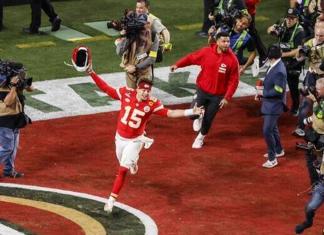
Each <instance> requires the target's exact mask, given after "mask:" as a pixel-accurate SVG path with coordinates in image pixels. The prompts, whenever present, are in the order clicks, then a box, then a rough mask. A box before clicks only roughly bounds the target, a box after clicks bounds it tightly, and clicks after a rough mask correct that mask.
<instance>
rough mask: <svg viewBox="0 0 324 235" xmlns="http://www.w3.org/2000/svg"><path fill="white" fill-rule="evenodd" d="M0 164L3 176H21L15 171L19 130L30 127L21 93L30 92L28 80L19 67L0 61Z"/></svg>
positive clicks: (13, 63) (29, 81)
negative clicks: (0, 164) (2, 166)
mask: <svg viewBox="0 0 324 235" xmlns="http://www.w3.org/2000/svg"><path fill="white" fill-rule="evenodd" d="M0 85H1V87H0V143H1V145H0V161H1V162H2V163H3V164H4V168H3V176H4V177H11V178H19V177H22V176H23V175H24V174H23V173H21V172H17V171H16V169H15V158H16V154H17V149H18V144H19V129H20V128H23V127H25V126H26V125H27V124H29V123H31V120H30V119H29V117H28V116H27V115H26V114H25V113H24V99H25V97H24V95H23V91H24V90H28V91H32V87H31V78H26V74H25V71H24V67H23V65H22V64H21V63H15V62H4V61H0Z"/></svg>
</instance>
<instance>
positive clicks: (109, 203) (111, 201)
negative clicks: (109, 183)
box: [104, 196, 116, 214]
mask: <svg viewBox="0 0 324 235" xmlns="http://www.w3.org/2000/svg"><path fill="white" fill-rule="evenodd" d="M115 201H116V199H114V198H113V197H111V196H110V197H109V199H108V200H107V202H106V204H105V206H104V211H106V212H107V213H108V214H110V213H111V212H112V210H113V207H114V203H115Z"/></svg>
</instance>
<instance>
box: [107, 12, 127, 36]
mask: <svg viewBox="0 0 324 235" xmlns="http://www.w3.org/2000/svg"><path fill="white" fill-rule="evenodd" d="M129 11H130V10H129V9H125V10H124V14H123V16H122V17H121V18H120V19H119V20H110V21H108V22H107V28H108V29H111V28H112V29H115V30H117V31H121V30H123V29H125V23H126V22H125V18H126V15H127V13H128V12H129Z"/></svg>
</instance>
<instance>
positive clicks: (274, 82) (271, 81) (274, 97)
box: [261, 60, 287, 115]
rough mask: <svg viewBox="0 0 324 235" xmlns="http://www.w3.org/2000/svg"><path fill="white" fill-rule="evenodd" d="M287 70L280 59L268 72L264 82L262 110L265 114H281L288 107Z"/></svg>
mask: <svg viewBox="0 0 324 235" xmlns="http://www.w3.org/2000/svg"><path fill="white" fill-rule="evenodd" d="M286 85H287V71H286V67H285V65H284V63H283V62H282V61H281V60H280V61H279V63H277V64H276V65H275V66H274V67H273V68H271V69H270V71H269V72H268V73H267V74H266V76H265V78H264V82H263V86H264V88H263V99H262V106H261V112H262V114H265V115H280V114H281V113H282V112H283V111H284V109H285V107H286Z"/></svg>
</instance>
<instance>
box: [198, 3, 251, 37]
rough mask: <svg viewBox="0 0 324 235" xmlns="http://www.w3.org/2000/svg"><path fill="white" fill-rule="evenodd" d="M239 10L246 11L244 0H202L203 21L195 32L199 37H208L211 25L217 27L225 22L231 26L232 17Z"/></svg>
mask: <svg viewBox="0 0 324 235" xmlns="http://www.w3.org/2000/svg"><path fill="white" fill-rule="evenodd" d="M239 12H244V13H247V9H246V6H245V2H244V0H233V1H224V0H212V1H207V0H206V1H204V22H203V26H202V29H201V31H199V32H197V35H198V36H199V37H208V30H209V29H210V27H211V26H215V27H216V28H218V27H219V26H220V25H223V24H227V25H229V28H232V26H233V21H232V20H233V19H234V17H235V15H237V14H238V13H239Z"/></svg>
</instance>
